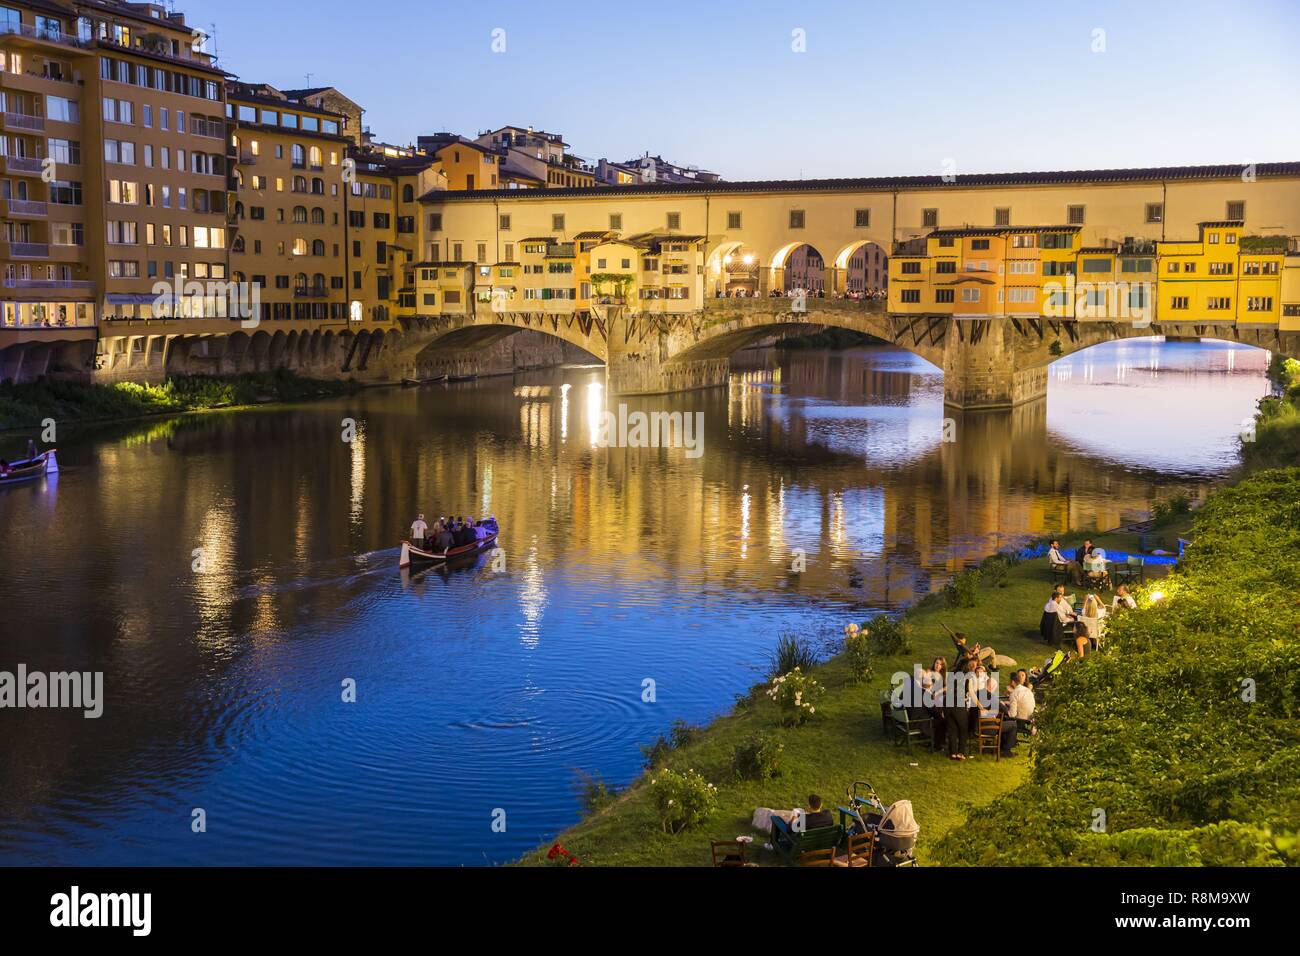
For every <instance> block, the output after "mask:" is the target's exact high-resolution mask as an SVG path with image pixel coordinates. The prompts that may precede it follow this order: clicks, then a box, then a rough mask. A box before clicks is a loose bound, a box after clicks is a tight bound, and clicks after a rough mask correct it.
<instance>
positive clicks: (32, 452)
mask: <svg viewBox="0 0 1300 956" xmlns="http://www.w3.org/2000/svg"><path fill="white" fill-rule="evenodd" d="M36 455H37V451H36V439H35V438H29V439H27V460H28V461H35V460H36Z"/></svg>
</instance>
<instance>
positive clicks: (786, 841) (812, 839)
mask: <svg viewBox="0 0 1300 956" xmlns="http://www.w3.org/2000/svg"><path fill="white" fill-rule="evenodd" d="M843 840H844V828H843V827H842V826H839V825H838V824H836V825H833V826H829V827H817V828H816V829H814V830H805V831H804V832H802V833H799V832H798V831H796V830H795V829H794V828H793V827H791V826H790V824H788V823H786V822H785V820H783V819H781V818H780V817H776V816H774V817H772V832H771V836H770V838H769V842H770V843H771V844H772V849H773V850H775V851H776V852H777V853H778V854H780V856H781V858H782V859H783V860H784V861H785V862H786V863H787V864H790V865H796V864H797V865H802V864H801V863H800V860H801V859H802V857H803V855H804V854H805V853H812V852H814V851H817V850H827V851H829V853H830V856H829V857H828V858H827V859H826V861H825V862H823V863H821V864H814V865H822V866H830V860H831V859H833V858H834V857H835V851H836V849H838V847H839V845H840V843H841V842H843Z"/></svg>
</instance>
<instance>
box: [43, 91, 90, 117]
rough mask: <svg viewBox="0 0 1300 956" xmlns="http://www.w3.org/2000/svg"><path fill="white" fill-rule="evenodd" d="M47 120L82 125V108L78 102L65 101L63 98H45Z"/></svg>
mask: <svg viewBox="0 0 1300 956" xmlns="http://www.w3.org/2000/svg"><path fill="white" fill-rule="evenodd" d="M45 118H46V119H51V120H57V121H58V122H60V123H80V122H81V108H80V107H79V106H78V105H77V101H76V100H69V99H64V98H63V97H62V96H47V97H45Z"/></svg>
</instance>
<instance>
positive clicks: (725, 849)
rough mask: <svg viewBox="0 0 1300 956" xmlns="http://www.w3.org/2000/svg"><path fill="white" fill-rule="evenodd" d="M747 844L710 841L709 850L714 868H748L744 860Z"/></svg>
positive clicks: (747, 862)
mask: <svg viewBox="0 0 1300 956" xmlns="http://www.w3.org/2000/svg"><path fill="white" fill-rule="evenodd" d="M747 846H748V844H746V843H745V841H743V840H710V841H709V850H710V851H711V852H712V853H713V865H714V866H726V867H731V866H749V861H748V860H746V859H745V850H746V847H747Z"/></svg>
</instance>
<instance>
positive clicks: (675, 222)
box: [668, 212, 682, 230]
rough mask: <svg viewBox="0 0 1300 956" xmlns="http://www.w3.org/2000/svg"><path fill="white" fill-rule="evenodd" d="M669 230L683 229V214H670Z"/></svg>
mask: <svg viewBox="0 0 1300 956" xmlns="http://www.w3.org/2000/svg"><path fill="white" fill-rule="evenodd" d="M668 228H669V229H670V230H672V229H680V228H682V214H681V213H679V212H670V213H669V214H668Z"/></svg>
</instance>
